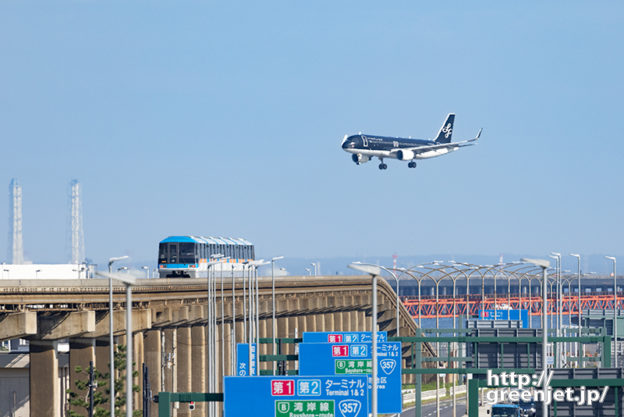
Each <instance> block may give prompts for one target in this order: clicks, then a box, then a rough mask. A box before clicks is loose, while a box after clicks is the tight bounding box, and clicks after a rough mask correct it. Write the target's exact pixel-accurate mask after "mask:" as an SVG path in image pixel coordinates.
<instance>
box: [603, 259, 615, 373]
mask: <svg viewBox="0 0 624 417" xmlns="http://www.w3.org/2000/svg"><path fill="white" fill-rule="evenodd" d="M605 258H607V259H609V260H611V261H613V342H614V343H615V349H613V354H614V356H613V358H614V360H613V366H614V367H616V368H617V366H618V361H617V357H618V341H617V319H618V316H617V275H616V268H615V266H616V265H615V264H616V259H615V256H605Z"/></svg>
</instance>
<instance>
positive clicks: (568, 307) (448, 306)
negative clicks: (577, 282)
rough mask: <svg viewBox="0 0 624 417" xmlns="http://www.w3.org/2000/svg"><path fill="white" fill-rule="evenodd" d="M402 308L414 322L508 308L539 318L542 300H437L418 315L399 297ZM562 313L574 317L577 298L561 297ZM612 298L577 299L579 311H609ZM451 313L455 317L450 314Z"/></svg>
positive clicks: (414, 303)
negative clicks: (414, 319) (526, 312)
mask: <svg viewBox="0 0 624 417" xmlns="http://www.w3.org/2000/svg"><path fill="white" fill-rule="evenodd" d="M401 299H402V301H403V304H404V305H405V307H406V308H407V311H409V312H410V314H411V315H412V317H413V318H418V317H419V314H420V317H421V318H435V317H436V313H437V315H438V317H453V316H459V315H466V306H468V305H469V307H470V315H473V316H476V315H477V314H478V313H479V310H490V309H492V310H493V309H494V307H495V306H498V307H497V308H498V309H501V308H505V309H506V308H507V305H509V307H510V308H512V309H514V310H515V309H518V310H519V309H525V310H529V314H530V315H532V316H537V315H541V314H542V297H540V296H534V297H531V298H529V297H518V295H514V296H511V298H507V297H506V296H498V297H496V299H495V298H494V297H491V296H490V297H486V298H485V299H483V300H482V299H481V297H480V296H472V295H471V296H470V299H469V300H466V297H465V296H464V297H459V298H452V297H451V298H449V297H444V298H442V297H440V299H439V301H438V302H437V304H436V300H435V298H422V299H421V302H420V311H419V304H418V297H413V296H409V297H401ZM561 303H562V310H561V314H564V315H566V314H578V307H579V306H578V296H577V295H572V296H568V295H564V296H563V297H562V300H561ZM613 304H614V300H613V294H611V295H609V294H604V295H602V294H601V295H582V296H581V310H591V309H595V310H603V309H606V310H609V309H613ZM618 308H620V309H624V296H622V295H618ZM453 312H454V313H455V314H453ZM557 312H558V310H557V302H556V298H555V297H554V296H553V297H549V298H548V312H547V314H555V313H557Z"/></svg>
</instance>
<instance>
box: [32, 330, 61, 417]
mask: <svg viewBox="0 0 624 417" xmlns="http://www.w3.org/2000/svg"><path fill="white" fill-rule="evenodd" d="M55 347H56V344H55V343H54V342H41V341H34V340H33V341H31V342H30V366H29V377H30V416H31V417H60V416H61V392H60V384H59V381H58V378H59V372H58V367H59V364H58V355H57V353H56V349H55Z"/></svg>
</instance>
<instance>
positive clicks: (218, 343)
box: [204, 316, 224, 392]
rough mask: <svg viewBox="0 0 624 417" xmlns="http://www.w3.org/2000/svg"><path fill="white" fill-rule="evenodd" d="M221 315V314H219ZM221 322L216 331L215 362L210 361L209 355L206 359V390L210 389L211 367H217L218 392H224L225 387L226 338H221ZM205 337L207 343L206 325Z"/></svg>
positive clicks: (206, 328) (206, 329)
mask: <svg viewBox="0 0 624 417" xmlns="http://www.w3.org/2000/svg"><path fill="white" fill-rule="evenodd" d="M219 317H220V316H219ZM221 326H222V325H221V323H219V324H217V327H216V332H217V334H216V335H215V347H214V348H215V363H210V362H208V357H206V359H205V365H204V369H205V370H206V372H205V378H206V379H205V382H204V384H205V386H206V391H207V390H208V373H209V372H210V369H211V367H214V368H215V372H216V373H217V385H216V391H217V392H223V389H222V388H221V384H222V383H223V368H222V367H221V343H222V342H224V340H223V339H222V338H221ZM205 337H206V343H208V327H205ZM206 354H208V345H206Z"/></svg>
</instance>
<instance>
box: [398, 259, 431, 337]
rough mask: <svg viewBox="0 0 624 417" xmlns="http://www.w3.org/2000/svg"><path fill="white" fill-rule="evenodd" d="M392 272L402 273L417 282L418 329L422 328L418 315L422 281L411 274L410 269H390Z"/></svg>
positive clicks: (419, 315)
mask: <svg viewBox="0 0 624 417" xmlns="http://www.w3.org/2000/svg"><path fill="white" fill-rule="evenodd" d="M391 269H392V270H394V271H398V272H402V273H404V274H407V275H409V276H410V277H412V278H413V279H415V280H416V282H418V327H419V328H422V323H421V314H420V284H421V282H422V280H423V278H422V277H420V278H417V277H416V276H415V275H414V274H413V273H412V270H411V269H406V268H396V269H395V268H391Z"/></svg>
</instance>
